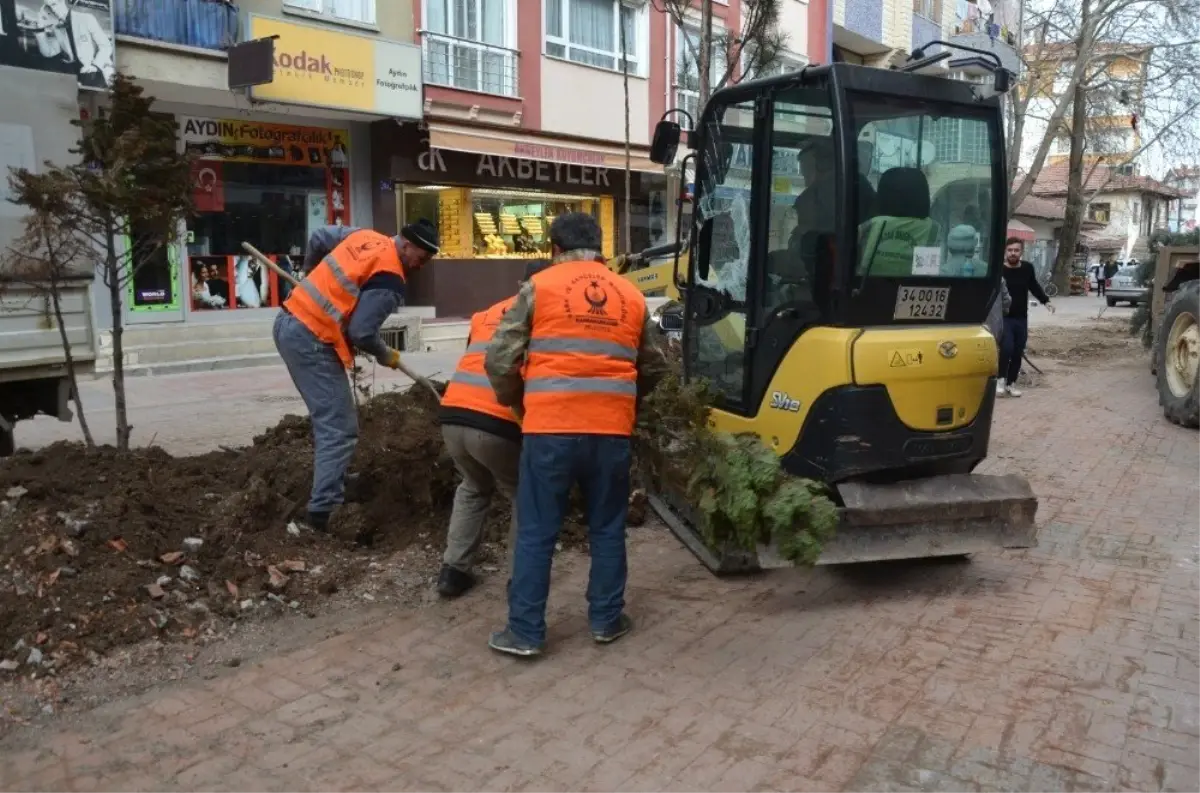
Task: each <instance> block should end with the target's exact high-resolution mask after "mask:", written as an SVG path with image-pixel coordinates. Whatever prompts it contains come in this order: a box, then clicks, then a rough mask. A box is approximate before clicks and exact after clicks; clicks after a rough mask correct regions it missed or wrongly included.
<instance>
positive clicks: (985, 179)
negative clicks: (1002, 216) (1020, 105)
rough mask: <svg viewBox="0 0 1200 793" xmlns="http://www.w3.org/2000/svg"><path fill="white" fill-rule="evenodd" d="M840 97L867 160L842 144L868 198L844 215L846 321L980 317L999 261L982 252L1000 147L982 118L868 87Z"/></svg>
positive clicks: (978, 319)
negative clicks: (849, 224)
mask: <svg viewBox="0 0 1200 793" xmlns="http://www.w3.org/2000/svg"><path fill="white" fill-rule="evenodd" d="M848 104H849V108H850V116H851V118H852V119H853V126H854V132H855V136H856V139H857V140H858V141H859V142H860V143H862V142H868V141H869V142H870V143H871V156H870V160H869V162H863V161H862V146H860V147H858V149H857V150H853V149H852V150H851V152H850V153H851V154H852V155H853V156H855V158H856V160H857V162H856V163H855V167H854V170H855V171H857V172H858V173H859V174H865V176H866V180H867V182H868V183H869V184H870V185H871V186H873V187H874V192H875V197H874V200H873V201H872V202H871V205H870V206H864V205H863V204H862V202H859V204H858V205H857V206H855V210H856V212H855V214H854V215H853V219H854V225H853V228H852V229H851V234H852V237H853V239H854V242H855V248H856V255H855V257H854V259H853V262H847V264H852V267H848V268H847V270H846V271H845V272H844V273H843V277H845V278H847V279H848V283H847V284H845V286H846V288H847V291H848V294H849V296H850V299H849V301H848V302H847V313H848V316H847V318H846V320H847V324H852V325H883V324H912V323H913V322H931V321H932V322H947V321H952V322H982V321H983V319H984V318H985V317H986V315H987V304H988V302H989V301H988V296H989V293H990V288H989V286H988V284H990V281H989V278H991V277H993V276H994V275H995V273H996V272H998V269H997V268H998V265H999V262H992V261H989V258H990V257H989V255H988V252H989V250H990V248H989V243H990V241H991V238H992V236H993V231H992V225H993V220H994V214H995V213H994V211H993V201H992V193H993V188H994V184H993V182H994V181H995V177H996V173H997V169H996V168H995V167H994V166H995V165H996V159H995V158H996V156H997V152H998V151H999V148H998V147H996V146H993V145H992V143H993V141H992V135H993V134H995V130H994V124H993V123H992V119H991V117H990V116H989V115H988V113H987V112H986V111H985V110H984V109H983V108H979V109H976V108H972V107H969V106H944V105H940V104H938V103H936V102H920V101H914V100H912V99H911V98H898V97H889V96H875V95H871V94H852V95H851V96H850V101H849V103H848ZM862 191H863V188H862V187H859V188H858V192H859V194H860V195H861V193H862ZM951 196H952V200H951ZM935 199H936V200H935Z"/></svg>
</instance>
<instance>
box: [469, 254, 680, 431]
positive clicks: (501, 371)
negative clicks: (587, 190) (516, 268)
mask: <svg viewBox="0 0 1200 793" xmlns="http://www.w3.org/2000/svg"><path fill="white" fill-rule="evenodd" d="M591 260H595V261H597V262H599V263H600V264H604V257H602V256H601V255H600V254H599V253H597V252H596V251H588V250H575V251H566V252H565V253H561V254H559V255H558V256H556V257H554V260H553V261H551V263H550V264H551V266H553V265H555V264H558V263H559V262H577V261H591ZM533 295H534V292H533V282H532V281H526V282H525V283H523V284H521V289H520V290H519V291H518V292H517V298H516V301H515V302H514V303H513V305H512V307H511V308H510V309H509V310H508V311H506V312H505V313H504V316H503V317H502V318H501V320H500V324H499V325H498V326H497V327H496V333H495V335H493V336H492V340H491V343H490V344H489V345H488V351H487V358H486V359H485V360H484V369H485V370H486V371H487V375H488V380H490V381H491V384H492V389H493V390H494V391H495V392H496V400H497V401H499V402H500V404H502V405H505V406H507V407H511V408H516V409H521V406H522V402H523V400H524V396H525V380H524V378H523V376H522V370H523V369H524V366H525V357H526V352H527V350H528V349H529V336H530V334H531V333H532V332H533ZM657 333H658V328H657V326H656V325H655V323H654V319H653V318H652V317H651V316H650V312H649V311H647V312H646V318H645V321H644V324H643V325H642V338H641V342H640V343H639V345H638V357H637V370H638V398H639V399H641V398H642V397H644V396H646V395H647V394H649V393H650V392H651V391H652V390H653V389H654V386H656V385H657V384H658V381H659V380H660V379H662V377H663V375H665V374H666V373H667V359H666V357H665V356H664V355H663V352H662V349H661V348H660V347H659V346H658V345H657V344H656V343H655V340H656V336H657Z"/></svg>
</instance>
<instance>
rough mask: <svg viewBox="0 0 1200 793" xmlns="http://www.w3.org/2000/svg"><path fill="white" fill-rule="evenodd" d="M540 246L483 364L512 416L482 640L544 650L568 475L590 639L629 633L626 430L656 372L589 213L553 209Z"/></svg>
mask: <svg viewBox="0 0 1200 793" xmlns="http://www.w3.org/2000/svg"><path fill="white" fill-rule="evenodd" d="M550 243H551V250H552V253H553V256H554V258H553V259H552V260H551V265H550V267H548V268H547V269H545V270H543V271H542V272H540V273H538V274H536V275H534V276H533V278H532V279H530V280H529V281H528V282H527V283H526V284H524V285H523V286H522V287H521V289H520V291H519V292H518V293H517V297H516V300H515V301H514V303H513V306H512V308H510V309H509V310H508V312H507V313H506V314H505V315H504V318H503V319H502V320H501V321H500V326H499V327H498V328H497V329H496V335H495V336H494V337H493V339H492V343H491V345H490V346H489V347H488V352H487V358H486V360H485V363H484V367H485V369H486V370H487V374H488V378H489V380H490V381H491V383H492V387H493V388H494V389H495V391H496V398H497V400H498V401H499V402H500V404H502V405H507V406H509V407H512V408H515V409H518V412H521V413H522V414H523V422H522V429H523V431H524V437H523V441H522V447H521V462H520V473H519V478H518V482H517V543H516V554H515V556H514V559H513V576H512V586H511V587H510V589H509V595H508V625H507V627H506V628H505V629H504V630H502V631H497V632H496V633H493V634H492V636H491V640H490V641H489V642H488V644H489V646H490V647H491V648H492V649H493V650H496V651H498V652H502V653H508V654H511V655H518V656H534V655H540V654H541V652H542V651H543V649H544V647H545V643H546V600H547V598H548V596H549V592H550V568H551V565H552V563H553V558H554V547H555V543H556V542H557V541H558V534H559V530H560V529H561V528H562V522H563V519H564V518H565V517H566V514H567V508H568V505H569V502H570V495H571V488H572V486H573V485H574V484H576V483H578V484H579V485H580V488H581V490H582V491H583V496H584V500H585V501H586V515H587V523H588V544H589V547H590V549H591V557H592V565H591V571H590V574H589V577H588V589H587V600H588V624H589V626H590V628H591V633H592V638H593V639H594V640H595V641H596V642H598V643H602V644H604V643H608V642H612V641H615V640H617V639H619V638H621V637H622V636H624V635H625V634H627V633H628V632H629V631H630V630H631V629H632V627H633V621H632V620H631V619H630V618H629V616H628V615H627V614H625V583H626V578H627V575H628V565H627V561H626V552H625V518H626V513H627V511H628V509H629V490H630V481H629V480H630V464H631V462H632V449H631V445H630V436H631V435H632V434H633V427H634V421H635V418H636V413H637V399H638V396H639V395H645V394H646V393H649V391H650V389H652V388H653V386H654V384H655V383H656V382H657V381H658V379H659V378H660V377H661V376H662V375H663V374H664V373H665V371H666V361H665V359H664V358H663V356H662V353H661V351H659V350H658V348H657V347H655V346H654V333H655V326H654V323H653V321H652V320H651V318H650V313H649V312H648V311H647V310H646V299H645V297H643V296H642V294H641V292H639V291H638V290H637V288H636V287H635V286H633V284H632V283H630V282H629V281H627V280H625V279H624V278H622V277H620V276H619V275H616V274H614V273H613V272H611V271H610V270H609V269H608V268H607V267H606V266H605V263H604V257H603V256H602V255H601V253H600V249H601V232H600V225H599V224H598V223H597V222H596V220H595V219H594V218H592V216H591V215H587V214H584V213H582V212H570V213H565V214H563V215H560V216H559V217H557V218H555V220H554V223H553V224H551V226H550Z"/></svg>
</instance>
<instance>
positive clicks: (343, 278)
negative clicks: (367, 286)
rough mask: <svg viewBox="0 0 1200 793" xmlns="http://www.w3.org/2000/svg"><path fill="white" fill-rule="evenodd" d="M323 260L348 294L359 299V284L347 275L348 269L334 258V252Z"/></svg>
mask: <svg viewBox="0 0 1200 793" xmlns="http://www.w3.org/2000/svg"><path fill="white" fill-rule="evenodd" d="M322 261H324V262H325V264H326V265H327V266H328V267H329V272H331V273H333V277H334V279H335V280H336V281H337V282H338V286H340V287H341V288H342V289H345V290H346V294H348V295H350V297H352V298H354V299H355V300H357V299H358V285H357V284H355V283H354V282H353V281H351V280H350V277H349V276H347V275H346V271H345V270H343V269H342V266H341V265H340V264H338V263H337V259H335V258H333V254H332V253H331V254H329V255H328V256H326V257H325V258H324V259H323V260H322Z"/></svg>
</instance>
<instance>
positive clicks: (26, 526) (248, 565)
mask: <svg viewBox="0 0 1200 793" xmlns="http://www.w3.org/2000/svg"><path fill="white" fill-rule="evenodd" d="M359 427H360V429H359V442H358V447H357V449H356V453H355V458H354V461H353V463H352V465H351V481H349V482H348V487H347V504H346V506H345V507H343V508H342V509H341V510H339V511H338V512H337V513H335V519H334V522H333V525H332V527H331V532H330V534H328V535H314V534H311V533H308V532H302V531H300V530H298V529H297V527H295V526H294V525H291V524H290V521H291V520H292V519H293V518H294V517H295V516H297V515H299V514H301V513H302V512H303V510H304V509H305V506H306V502H307V499H308V491H309V486H310V483H311V477H312V443H311V440H310V434H309V433H310V423H309V420H308V419H307V418H301V417H298V416H288V417H286V418H284V419H283V420H282V421H281V422H280V423H279V424H278V425H277V426H275V427H274V428H272V429H271V430H269V431H267V432H266V433H264V434H262V435H260V436H259V437H257V438H255V439H254V441H253V443H252V444H251V445H250V446H248V447H246V448H244V449H239V450H226V451H219V452H212V453H209V454H204V455H200V456H195V457H172V456H170V455H169V454H167V453H166V452H164V451H162V450H160V449H155V448H150V449H143V450H137V451H133V452H130V453H127V454H118V453H117V452H116V451H115V450H114V449H111V448H101V449H97V450H94V451H90V452H89V451H87V450H86V449H85V448H84V447H83V446H82V445H79V444H67V443H59V444H55V445H53V446H50V447H47V448H45V449H42V450H39V451H36V452H25V453H19V454H18V455H16V456H14V457H12V458H10V459H8V460H5V461H3V462H2V463H0V498H3V499H4V500H3V501H2V502H0V664H3V668H5V669H8V670H9V671H15V670H14V669H13V665H14V664H16V665H18V666H19V668H22V669H25V668H28V669H30V671H34V668H37V667H47V666H48V667H61V666H63V665H66V664H68V663H70V662H72V661H74V660H78V659H80V658H87V657H94V656H93V654H96V653H104V652H105V651H106V650H107V649H109V648H110V647H113V646H115V645H118V644H125V643H129V642H135V641H139V640H142V639H146V638H150V637H152V636H157V637H159V638H166V639H170V638H190V637H194V636H197V635H198V634H202V633H203V632H204V631H205V630H206V626H207V625H209V624H210V623H211V622H212V621H214V620H220V619H222V618H234V617H239V616H241V615H242V614H245V613H248V612H251V611H253V610H254V609H255V608H256V607H257V605H259V604H261V603H262V602H263V601H265V600H266V599H271V600H275V601H277V602H279V603H284V604H289V605H293V606H298V605H300V604H303V603H305V602H306V601H307V600H310V599H313V598H317V597H319V596H321V595H322V594H329V593H331V592H334V591H336V590H337V589H338V588H339V587H340V586H342V585H344V584H345V583H346V581H347V578H348V577H349V576H354V575H358V574H359V572H360V571H361V570H362V568H363V565H362V563H361V562H362V558H363V555H364V553H367V554H369V553H380V552H391V551H396V550H401V549H403V548H405V547H407V546H409V545H411V544H412V543H414V542H416V541H417V539H418V538H424V539H423V540H422V541H424V542H440V541H441V538H443V537H444V533H445V526H446V521H447V519H448V517H449V511H450V506H451V503H452V500H453V493H454V488H455V486H456V476H455V472H454V465H453V462H452V461H451V459H450V457H449V455H448V454H447V452H446V451H445V447H444V446H443V444H442V440H441V431H440V428H439V426H438V422H437V419H436V405H435V403H434V402H433V399H432V397H431V396H430V395H429V394H428V393H426V392H425V391H424V390H423V389H412V390H410V391H407V392H393V393H388V394H384V395H381V396H377V397H375V398H373V399H371V400H370V401H368V402H367V403H366V404H365V405H363V406H361V407H360V410H359ZM498 506H499V505H498ZM506 506H507V505H505V507H504V508H502V509H498V510H496V512H497V514H496V515H495V516H494V518H493V520H492V521H491V523H492V526H491V527H490V531H491V532H492V534H493V536H497V537H500V536H503V533H504V531H503V530H504V528H505V527H506V521H507V516H508V511H507V508H506Z"/></svg>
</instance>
